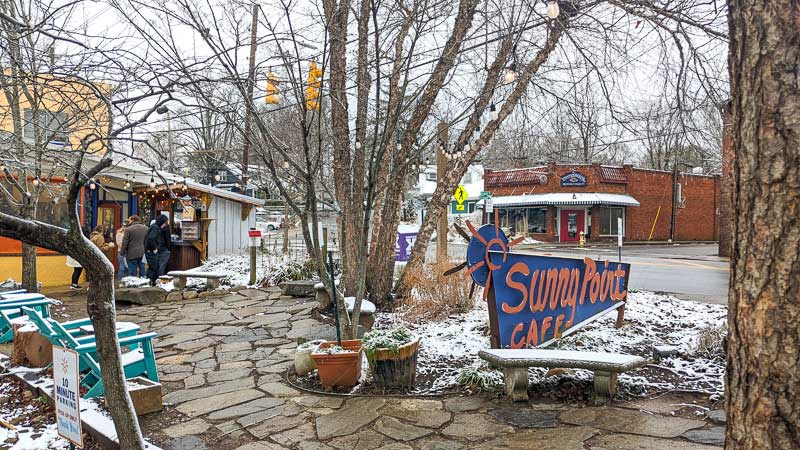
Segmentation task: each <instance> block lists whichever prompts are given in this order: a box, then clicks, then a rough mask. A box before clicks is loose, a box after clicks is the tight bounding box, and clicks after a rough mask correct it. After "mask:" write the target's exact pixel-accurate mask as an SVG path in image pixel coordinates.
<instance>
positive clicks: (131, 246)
mask: <svg viewBox="0 0 800 450" xmlns="http://www.w3.org/2000/svg"><path fill="white" fill-rule="evenodd" d="M128 220H130V225H128V228H127V229H126V231H125V239H123V241H122V245H121V246H120V251H121V252H123V253H125V259H126V260H127V261H128V275H129V276H132V277H144V276H146V274H145V271H144V260H143V259H142V258H143V257H144V256H145V253H144V241H145V239H146V238H147V227H146V226H144V224H142V219H141V218H139V216H137V215H133V216H131V217H130V218H129V219H128Z"/></svg>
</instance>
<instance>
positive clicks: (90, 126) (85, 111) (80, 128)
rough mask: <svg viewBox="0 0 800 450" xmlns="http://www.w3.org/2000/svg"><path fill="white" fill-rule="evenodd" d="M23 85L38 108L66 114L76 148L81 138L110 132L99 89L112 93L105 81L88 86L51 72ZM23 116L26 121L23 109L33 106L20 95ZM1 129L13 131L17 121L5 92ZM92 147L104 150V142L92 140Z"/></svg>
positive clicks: (0, 100)
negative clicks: (58, 76)
mask: <svg viewBox="0 0 800 450" xmlns="http://www.w3.org/2000/svg"><path fill="white" fill-rule="evenodd" d="M8 75H9V72H8V71H7V70H6V71H5V72H3V73H2V74H0V78H3V79H4V80H3V81H5V82H7V83H12V82H13V79H12V78H11V77H8ZM19 83H20V85H24V87H25V89H26V90H28V91H29V92H31V94H32V96H33V97H35V99H34V103H33V104H34V105H35V107H36V109H38V110H47V111H52V112H62V113H64V114H65V115H66V116H67V127H68V128H69V129H70V131H71V133H70V137H69V140H70V144H71V145H72V147H73V148H77V147H78V146H80V142H81V139H83V138H85V137H86V136H88V135H92V134H94V135H95V136H105V135H106V134H107V132H108V122H109V120H108V117H109V115H108V109H107V108H106V104H105V103H104V102H103V101H102V99H101V97H99V96H98V95H97V92H96V90H99V91H100V92H102V93H103V95H105V96H110V95H111V86H110V85H107V84H103V83H94V85H93V86H90V85H87V84H85V83H84V82H82V81H78V80H74V79H73V80H71V79H69V78H56V77H53V76H51V75H46V74H45V75H38V76H36V77H35V78H29V79H27V80H21V81H20V82H19ZM19 106H20V115H21V117H22V118H23V122H24V110H26V109H31V102H30V101H29V99H28V97H27V96H25V95H21V96H20V101H19ZM0 130H3V131H7V132H13V131H14V123H13V118H12V109H11V108H10V107H9V103H8V100H7V98H6V96H5V95H0ZM89 148H90V149H91V150H92V151H94V152H101V153H102V152H105V150H106V149H105V142H103V141H95V142H92V143H91V144H90V146H89Z"/></svg>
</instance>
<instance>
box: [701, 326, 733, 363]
mask: <svg viewBox="0 0 800 450" xmlns="http://www.w3.org/2000/svg"><path fill="white" fill-rule="evenodd" d="M727 336H728V325H727V324H722V325H711V326H708V327H706V328H703V329H701V330H700V333H698V335H697V342H695V347H694V353H695V354H698V355H702V356H706V357H709V358H713V357H715V356H720V355H724V354H725V338H726V337H727Z"/></svg>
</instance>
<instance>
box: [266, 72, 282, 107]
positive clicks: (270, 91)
mask: <svg viewBox="0 0 800 450" xmlns="http://www.w3.org/2000/svg"><path fill="white" fill-rule="evenodd" d="M264 100H265V101H266V102H267V104H268V105H277V104H279V103H280V102H281V99H280V97H279V96H278V77H277V76H276V75H275V74H274V73H272V71H270V72H269V73H268V74H267V96H266V97H265V98H264Z"/></svg>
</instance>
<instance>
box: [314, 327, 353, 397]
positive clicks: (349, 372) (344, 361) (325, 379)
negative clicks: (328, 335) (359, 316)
mask: <svg viewBox="0 0 800 450" xmlns="http://www.w3.org/2000/svg"><path fill="white" fill-rule="evenodd" d="M331 345H336V342H323V343H322V344H320V346H319V347H318V348H317V350H316V351H315V352H314V353H312V354H311V358H312V359H313V360H314V363H315V364H316V365H317V371H318V372H319V380H320V382H322V385H323V386H325V387H333V386H342V387H353V386H355V385H356V384H358V381H359V379H360V378H361V340H360V339H353V340H349V341H342V348H344V349H345V350H352V351H349V352H343V353H331V354H328V353H325V350H326V349H328V348H329V347H330V346H331Z"/></svg>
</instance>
